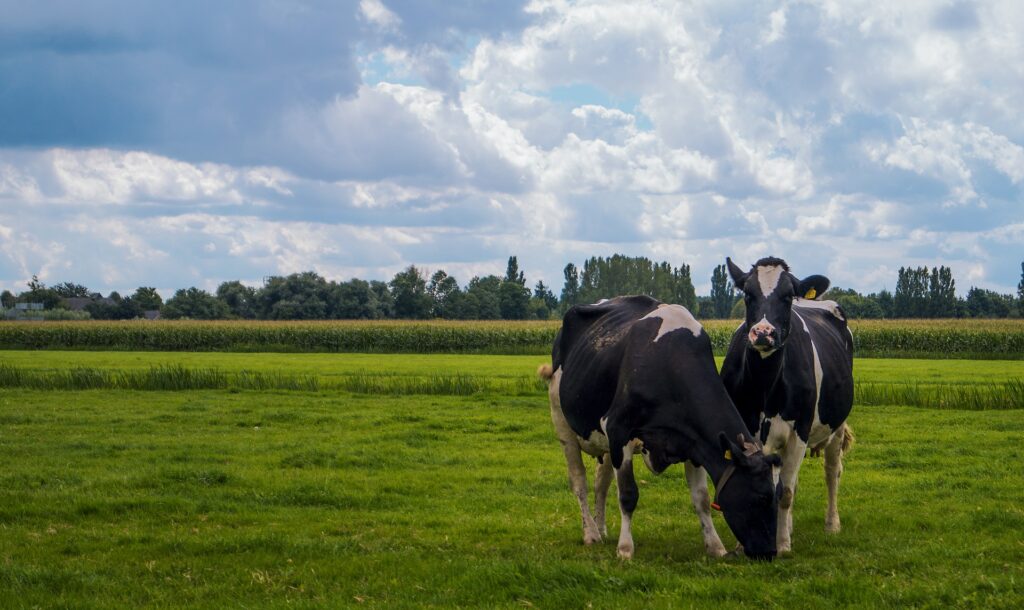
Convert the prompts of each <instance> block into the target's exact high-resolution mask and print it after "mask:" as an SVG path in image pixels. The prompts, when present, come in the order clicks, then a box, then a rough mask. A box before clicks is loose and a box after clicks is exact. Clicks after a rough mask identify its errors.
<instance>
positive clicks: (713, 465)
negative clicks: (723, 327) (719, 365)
mask: <svg viewBox="0 0 1024 610" xmlns="http://www.w3.org/2000/svg"><path fill="white" fill-rule="evenodd" d="M551 360H552V365H551V366H550V367H549V366H546V365H545V366H542V367H541V370H540V374H541V376H542V377H544V378H545V379H548V380H549V389H548V394H549V397H550V399H551V419H552V421H553V422H554V424H555V431H556V433H557V435H558V439H559V441H560V442H561V444H562V449H563V451H564V453H565V459H566V461H567V462H568V466H569V481H570V485H571V488H572V491H573V493H574V494H575V496H576V499H577V500H578V501H579V505H580V512H581V513H582V516H583V541H584V543H586V544H592V543H594V542H597V541H599V540H601V539H602V537H603V536H605V535H607V529H606V527H605V518H604V508H605V499H606V497H607V494H608V486H609V484H610V483H611V475H612V469H614V470H615V477H616V481H617V483H618V489H619V509H620V511H621V514H622V527H621V530H620V532H619V543H618V554H619V556H620V557H622V558H625V559H628V558H630V557H632V556H633V536H632V531H631V524H632V515H633V510H634V509H635V508H636V504H637V500H638V498H639V489H638V488H637V485H636V481H635V479H634V478H633V455H634V454H635V453H640V454H641V455H642V456H643V459H644V462H645V463H646V464H647V467H648V468H649V469H650V470H651V471H652V472H654V473H656V474H657V473H660V472H662V471H664V470H665V468H667V467H668V466H669V465H671V464H675V463H677V462H686V480H687V483H688V484H689V486H690V496H691V499H692V500H693V506H694V508H695V509H696V511H697V514H698V516H699V518H700V523H701V527H702V530H703V535H704V546H705V549H706V550H707V552H708V554H709V555H712V556H715V557H720V556H722V555H724V554H725V553H726V551H725V548H724V547H723V546H722V541H721V539H720V538H719V537H718V533H717V532H716V531H715V526H714V524H713V523H712V520H711V514H710V508H711V499H710V497H709V495H708V489H707V472H709V473H711V476H712V477H713V478H714V480H715V481H716V485H715V488H716V496H717V497H716V501H717V503H718V505H720V506H721V510H722V512H723V513H724V514H725V520H726V523H728V524H729V527H730V528H731V529H732V531H733V533H735V534H736V538H737V539H739V541H740V543H741V544H742V545H743V548H744V551H745V552H746V554H747V555H748V556H750V557H753V558H757V559H767V560H771V559H772V558H773V557H774V556H775V538H776V536H775V528H776V524H777V515H778V499H777V497H776V494H775V488H774V486H773V483H772V467H773V466H778V465H779V464H780V460H779V458H778V456H765V455H764V454H763V453H762V452H761V451H760V447H759V446H758V445H756V441H754V440H753V438H752V437H751V436H749V435H748V434H747V429H746V426H745V425H744V423H743V420H742V419H741V418H740V415H739V413H738V412H737V411H736V408H735V407H734V406H733V405H732V403H731V401H730V400H729V396H728V394H726V392H725V388H724V387H723V385H722V382H721V380H720V379H719V377H718V373H717V371H716V369H715V362H714V359H713V357H712V354H711V341H710V339H709V338H708V336H707V333H705V332H704V329H703V328H702V327H701V325H700V323H699V322H697V320H696V319H694V317H693V316H692V315H690V312H689V311H687V310H686V308H685V307H682V306H680V305H665V304H662V303H659V302H658V301H656V300H654V299H652V298H649V297H643V296H634V297H619V298H616V299H612V300H610V301H602V302H601V303H598V304H596V305H583V306H577V307H573V308H572V309H570V310H569V312H568V313H566V315H565V319H564V321H563V323H562V329H561V331H559V334H558V337H557V338H556V339H555V344H554V349H553V351H552V355H551ZM581 450H582V451H586V452H587V453H589V454H590V455H593V456H595V457H597V458H598V466H597V475H596V480H595V483H594V495H595V505H596V506H595V511H594V515H593V516H591V513H590V508H589V504H588V501H587V474H586V469H585V468H584V465H583V459H582V455H581V453H580V452H581ZM705 469H707V471H706V472H705Z"/></svg>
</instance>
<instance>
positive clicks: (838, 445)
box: [825, 424, 853, 534]
mask: <svg viewBox="0 0 1024 610" xmlns="http://www.w3.org/2000/svg"><path fill="white" fill-rule="evenodd" d="M847 435H849V437H850V439H851V440H852V438H853V435H852V434H851V433H850V431H849V429H848V428H847V426H846V424H843V425H842V427H841V428H840V429H839V431H838V432H836V433H835V434H833V435H832V438H830V439H829V441H828V444H827V445H825V485H826V486H827V487H828V508H826V509H825V531H826V532H828V533H830V534H835V533H838V532H839V530H840V529H841V527H842V526H841V524H840V522H839V506H838V505H837V502H838V498H839V477H841V476H842V475H843V451H844V450H845V449H846V448H847V447H848V446H849V442H848V441H847Z"/></svg>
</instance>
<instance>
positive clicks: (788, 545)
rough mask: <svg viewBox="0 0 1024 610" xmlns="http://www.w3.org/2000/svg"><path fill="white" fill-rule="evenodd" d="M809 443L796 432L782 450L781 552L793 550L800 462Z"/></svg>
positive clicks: (778, 534) (778, 540)
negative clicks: (794, 508)
mask: <svg viewBox="0 0 1024 610" xmlns="http://www.w3.org/2000/svg"><path fill="white" fill-rule="evenodd" d="M806 450H807V443H805V442H804V441H802V440H800V437H799V436H797V435H796V432H795V431H794V432H792V433H790V435H789V439H788V440H787V441H786V447H785V448H784V449H783V450H782V469H781V472H780V473H779V482H780V483H782V495H781V496H779V520H778V531H777V532H776V534H775V547H776V549H777V550H778V552H779V554H780V555H781V554H782V553H788V552H790V551H791V550H792V548H793V546H792V540H793V499H794V498H795V497H796V484H797V477H798V476H799V475H800V464H801V463H802V462H803V461H804V452H805V451H806Z"/></svg>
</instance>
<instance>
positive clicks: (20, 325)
mask: <svg viewBox="0 0 1024 610" xmlns="http://www.w3.org/2000/svg"><path fill="white" fill-rule="evenodd" d="M736 324H737V321H736V320H707V321H704V322H703V325H704V328H705V329H706V330H707V332H708V335H709V336H710V337H711V341H712V344H713V346H714V349H715V352H716V353H717V354H719V355H722V354H724V353H725V350H726V349H727V347H728V344H729V339H730V337H731V336H732V333H733V331H734V330H735V328H736ZM558 327H559V322H558V321H554V320H552V321H546V322H507V321H468V322H460V321H443V320H438V321H320V322H266V321H247V320H236V321H221V322H201V321H188V320H174V321H157V322H151V321H144V320H142V321H140V320H137V321H128V322H123V321H118V322H102V321H91V322H90V321H86V322H45V323H25V322H0V349H33V350H37V349H57V350H68V349H75V350H121V351H221V352H356V353H369V352H372V353H473V354H535V355H543V354H546V353H550V350H551V343H552V339H553V338H554V336H555V333H556V332H557V331H558ZM850 328H851V330H852V332H853V336H854V343H855V345H856V349H857V353H858V355H859V356H871V357H891V358H914V357H917V358H989V359H1011V360H1012V359H1017V360H1019V359H1022V358H1024V320H866V321H853V322H851V325H850Z"/></svg>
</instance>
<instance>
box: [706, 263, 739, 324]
mask: <svg viewBox="0 0 1024 610" xmlns="http://www.w3.org/2000/svg"><path fill="white" fill-rule="evenodd" d="M734 300H735V297H734V296H733V286H732V280H731V279H730V278H729V272H728V271H727V270H726V268H725V265H716V266H715V269H714V270H713V271H712V272H711V308H712V312H713V314H714V317H715V318H720V319H721V318H728V317H729V314H730V313H731V312H732V305H733V301H734Z"/></svg>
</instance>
